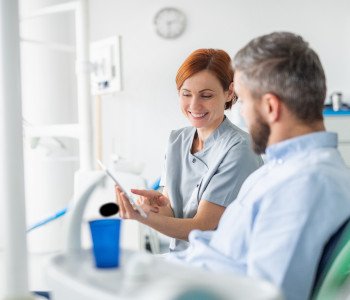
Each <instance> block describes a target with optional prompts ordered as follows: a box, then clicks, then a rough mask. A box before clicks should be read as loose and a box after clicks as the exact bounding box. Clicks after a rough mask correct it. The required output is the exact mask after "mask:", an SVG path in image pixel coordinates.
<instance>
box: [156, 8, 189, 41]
mask: <svg viewBox="0 0 350 300" xmlns="http://www.w3.org/2000/svg"><path fill="white" fill-rule="evenodd" d="M154 25H155V27H156V31H157V33H158V34H159V35H160V36H161V37H163V38H166V39H173V38H177V37H179V36H180V35H181V34H182V33H183V32H184V30H185V27H186V16H185V15H184V13H183V12H181V11H180V10H178V9H177V8H173V7H166V8H163V9H161V10H160V11H159V12H158V13H157V14H156V15H155V17H154Z"/></svg>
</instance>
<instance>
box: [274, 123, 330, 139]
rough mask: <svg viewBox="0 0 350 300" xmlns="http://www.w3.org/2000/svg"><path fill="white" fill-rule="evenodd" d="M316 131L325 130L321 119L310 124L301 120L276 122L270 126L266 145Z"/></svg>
mask: <svg viewBox="0 0 350 300" xmlns="http://www.w3.org/2000/svg"><path fill="white" fill-rule="evenodd" d="M318 131H325V126H324V123H323V121H322V120H320V121H316V122H313V123H310V124H305V123H302V122H285V123H276V124H274V125H273V126H271V134H270V137H269V141H268V145H273V144H276V143H279V142H282V141H284V140H288V139H291V138H294V137H298V136H302V135H305V134H309V133H314V132H318Z"/></svg>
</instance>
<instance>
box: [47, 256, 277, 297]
mask: <svg viewBox="0 0 350 300" xmlns="http://www.w3.org/2000/svg"><path fill="white" fill-rule="evenodd" d="M47 275H48V276H47V277H48V283H49V287H50V289H51V290H52V296H53V300H96V299H98V300H112V299H113V300H126V299H134V300H149V299H152V300H171V299H191V296H193V295H196V296H197V297H198V294H200V295H202V296H203V295H204V296H206V297H207V298H208V296H211V298H208V299H222V300H228V299H237V300H246V299H250V300H257V299H259V300H282V299H283V297H282V296H281V293H280V292H279V290H278V289H277V288H275V287H274V286H272V285H271V284H270V283H267V282H264V281H260V280H257V279H252V278H248V277H241V276H234V275H232V274H230V275H227V274H215V277H214V276H213V274H211V273H209V272H207V271H202V270H199V269H195V268H189V267H187V266H182V265H178V264H174V263H171V262H168V261H165V260H164V259H161V258H159V257H156V256H153V255H150V254H145V253H136V252H131V251H123V252H122V260H121V266H120V267H119V268H114V269H96V268H95V267H94V263H93V259H92V254H91V251H90V250H82V251H81V252H80V253H78V254H76V255H71V256H70V257H68V256H67V255H64V254H59V255H56V256H54V257H53V258H52V259H51V260H50V261H49V264H48V267H47ZM213 297H214V298H213ZM196 299H197V298H196Z"/></svg>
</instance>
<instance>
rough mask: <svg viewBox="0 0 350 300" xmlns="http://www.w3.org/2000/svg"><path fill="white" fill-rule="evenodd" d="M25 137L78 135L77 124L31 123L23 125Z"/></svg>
mask: <svg viewBox="0 0 350 300" xmlns="http://www.w3.org/2000/svg"><path fill="white" fill-rule="evenodd" d="M24 134H25V136H26V137H71V138H77V139H78V138H79V137H80V126H79V124H57V125H32V126H26V127H24Z"/></svg>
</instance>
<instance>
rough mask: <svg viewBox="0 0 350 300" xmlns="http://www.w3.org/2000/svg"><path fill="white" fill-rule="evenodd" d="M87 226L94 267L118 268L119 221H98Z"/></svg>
mask: <svg viewBox="0 0 350 300" xmlns="http://www.w3.org/2000/svg"><path fill="white" fill-rule="evenodd" d="M89 224H90V232H91V239H92V244H93V253H94V257H95V265H96V267H97V268H116V267H118V266H119V237H120V225H121V219H99V220H93V221H90V222H89Z"/></svg>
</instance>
